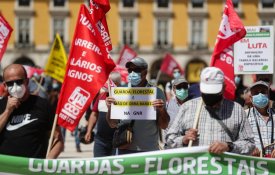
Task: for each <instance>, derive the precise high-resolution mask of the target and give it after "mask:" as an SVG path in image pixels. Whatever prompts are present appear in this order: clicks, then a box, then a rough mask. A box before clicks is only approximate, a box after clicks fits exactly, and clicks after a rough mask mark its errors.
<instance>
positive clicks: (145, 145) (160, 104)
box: [106, 57, 170, 154]
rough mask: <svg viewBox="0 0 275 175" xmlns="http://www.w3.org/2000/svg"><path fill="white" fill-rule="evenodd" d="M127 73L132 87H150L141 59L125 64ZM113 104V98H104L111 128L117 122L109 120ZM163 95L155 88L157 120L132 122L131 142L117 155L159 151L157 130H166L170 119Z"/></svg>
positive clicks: (154, 104) (117, 121) (124, 121)
mask: <svg viewBox="0 0 275 175" xmlns="http://www.w3.org/2000/svg"><path fill="white" fill-rule="evenodd" d="M126 68H127V69H128V72H129V82H130V84H131V85H132V87H150V86H151V85H150V84H148V81H147V80H146V75H147V71H148V64H147V63H146V62H145V60H144V59H143V58H140V57H136V58H134V59H132V60H131V61H129V62H127V63H126ZM114 102H115V99H114V98H113V97H107V98H106V104H107V107H108V112H107V116H106V117H107V121H108V123H109V125H110V127H111V128H115V127H117V126H118V123H119V120H115V119H110V112H111V110H112V109H111V104H112V103H114ZM165 103H166V102H165V96H164V93H163V92H162V91H161V90H160V89H159V88H157V99H156V100H154V101H153V103H152V105H153V106H154V107H155V109H156V112H157V120H156V121H154V120H134V123H133V142H132V143H131V144H130V146H129V148H127V149H118V154H128V153H137V152H144V151H153V150H158V149H159V145H158V142H159V129H160V128H161V129H166V128H167V126H168V123H169V120H170V117H169V115H168V113H167V111H166V109H165ZM121 123H131V121H129V120H121Z"/></svg>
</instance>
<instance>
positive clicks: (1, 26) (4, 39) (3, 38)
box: [0, 13, 13, 61]
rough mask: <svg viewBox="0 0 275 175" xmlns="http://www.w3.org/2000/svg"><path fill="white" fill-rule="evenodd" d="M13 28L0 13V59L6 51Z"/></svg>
mask: <svg viewBox="0 0 275 175" xmlns="http://www.w3.org/2000/svg"><path fill="white" fill-rule="evenodd" d="M12 31H13V29H12V27H11V26H10V25H9V23H8V22H7V21H6V19H5V18H4V16H2V14H1V13H0V61H1V60H2V57H3V55H4V53H5V51H6V48H7V45H8V41H9V39H10V36H11V33H12Z"/></svg>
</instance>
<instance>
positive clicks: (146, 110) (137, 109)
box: [111, 87, 157, 120]
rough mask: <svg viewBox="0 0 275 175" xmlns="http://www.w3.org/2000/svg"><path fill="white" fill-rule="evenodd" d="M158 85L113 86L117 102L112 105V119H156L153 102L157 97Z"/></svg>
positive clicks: (112, 91) (112, 89)
mask: <svg viewBox="0 0 275 175" xmlns="http://www.w3.org/2000/svg"><path fill="white" fill-rule="evenodd" d="M156 92H157V89H156V87H133V88H128V87H112V88H111V94H112V97H114V98H115V100H116V102H115V103H114V104H112V105H111V119H120V120H124V119H126V120H156V110H155V108H154V107H153V105H152V102H153V101H154V100H155V99H156V94H157V93H156Z"/></svg>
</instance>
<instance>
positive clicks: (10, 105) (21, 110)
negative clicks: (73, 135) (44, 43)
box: [0, 64, 64, 158]
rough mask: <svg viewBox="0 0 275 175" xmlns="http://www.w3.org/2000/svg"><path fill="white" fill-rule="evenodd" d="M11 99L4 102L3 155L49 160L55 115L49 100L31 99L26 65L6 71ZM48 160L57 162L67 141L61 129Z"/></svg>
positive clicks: (0, 146) (0, 149)
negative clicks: (52, 159)
mask: <svg viewBox="0 0 275 175" xmlns="http://www.w3.org/2000/svg"><path fill="white" fill-rule="evenodd" d="M3 78H4V85H5V87H6V89H7V90H8V93H9V96H8V97H6V98H4V99H3V100H1V101H0V113H1V115H0V154H7V155H13V156H22V157H29V158H30V157H32V158H46V154H47V148H48V144H49V137H50V133H51V129H52V125H53V120H54V118H53V115H52V114H51V109H50V105H49V103H48V101H47V100H45V99H42V98H41V97H39V96H34V95H30V93H29V90H28V78H27V73H26V70H25V69H24V67H23V66H22V65H19V64H11V65H9V66H7V67H6V68H5V69H4V71H3ZM51 145H52V147H51V149H50V152H49V154H48V155H47V158H57V157H58V155H59V154H60V152H61V151H62V149H63V146H64V145H63V138H62V135H61V132H60V128H59V127H58V126H57V127H56V129H55V132H54V136H53V142H52V144H51Z"/></svg>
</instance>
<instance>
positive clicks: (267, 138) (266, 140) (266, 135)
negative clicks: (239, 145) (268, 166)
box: [247, 107, 275, 154]
mask: <svg viewBox="0 0 275 175" xmlns="http://www.w3.org/2000/svg"><path fill="white" fill-rule="evenodd" d="M248 111H249V109H247V113H248V115H247V116H248V121H249V123H250V125H251V128H252V131H253V134H254V140H255V144H256V147H257V148H258V149H259V150H262V147H261V141H260V136H259V133H258V129H257V124H256V120H257V121H258V124H259V129H260V133H261V137H262V141H263V145H264V146H266V145H269V144H271V133H272V132H273V142H274V136H275V133H274V128H272V119H271V118H269V119H268V120H267V121H265V120H264V118H263V117H262V115H261V114H260V113H259V112H258V111H257V109H256V108H254V107H253V108H250V111H249V112H248ZM272 116H273V121H275V114H273V115H272ZM255 119H256V120H255ZM273 149H274V146H270V147H267V148H266V149H265V153H266V154H271V152H272V150H273Z"/></svg>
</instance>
